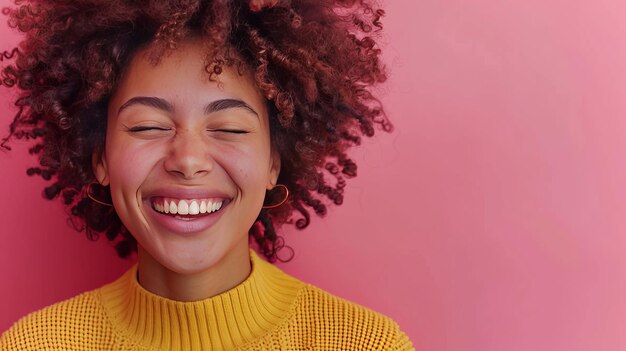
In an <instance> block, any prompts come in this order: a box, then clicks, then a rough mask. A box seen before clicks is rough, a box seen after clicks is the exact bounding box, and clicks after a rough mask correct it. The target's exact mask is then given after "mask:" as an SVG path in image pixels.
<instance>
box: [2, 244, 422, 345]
mask: <svg viewBox="0 0 626 351" xmlns="http://www.w3.org/2000/svg"><path fill="white" fill-rule="evenodd" d="M250 257H251V262H252V273H251V274H250V276H249V277H248V278H247V279H246V280H245V281H244V282H243V283H241V284H240V285H238V286H236V287H235V288H233V289H231V290H229V291H227V292H224V293H222V294H220V295H217V296H214V297H211V298H209V299H206V300H201V301H196V302H179V301H173V300H168V299H165V298H163V297H160V296H158V295H155V294H152V293H150V292H149V291H147V290H145V289H143V288H142V287H141V286H140V285H139V284H138V282H137V279H136V276H137V266H135V267H133V268H131V269H130V270H129V271H128V272H126V273H125V274H124V275H123V276H122V277H120V278H119V279H118V280H116V281H115V282H113V283H111V284H108V285H105V286H103V287H101V288H99V289H96V290H93V291H90V292H86V293H83V294H81V295H79V296H76V297H74V298H72V299H69V300H66V301H63V302H60V303H57V304H55V305H52V306H49V307H47V308H44V309H43V310H40V311H37V312H34V313H31V314H29V315H28V316H26V317H24V318H22V319H21V320H19V321H18V322H17V323H15V325H14V326H13V327H11V329H9V330H8V331H7V332H6V333H4V334H2V336H0V350H99V351H100V350H120V351H126V350H173V351H174V350H333V351H334V350H359V351H361V350H414V349H413V346H412V345H411V342H410V341H409V339H408V338H407V336H406V335H405V334H404V333H402V332H401V331H400V329H399V327H398V325H397V324H396V323H395V322H394V321H393V320H391V319H390V318H388V317H385V316H383V315H381V314H379V313H376V312H374V311H371V310H369V309H367V308H365V307H362V306H359V305H357V304H354V303H351V302H348V301H346V300H343V299H341V298H338V297H336V296H333V295H331V294H328V293H326V292H324V291H322V290H320V289H319V288H316V287H314V286H312V285H310V284H306V283H303V282H301V281H299V280H297V279H295V278H293V277H291V276H289V275H287V274H286V273H284V272H283V271H281V270H280V269H278V268H277V267H275V266H273V265H271V264H269V263H267V262H265V261H263V260H262V259H260V258H259V257H258V256H257V255H256V254H255V253H254V252H253V251H251V254H250Z"/></svg>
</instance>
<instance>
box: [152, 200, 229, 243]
mask: <svg viewBox="0 0 626 351" xmlns="http://www.w3.org/2000/svg"><path fill="white" fill-rule="evenodd" d="M148 206H150V210H149V211H148V213H149V214H150V217H152V218H154V220H155V221H156V222H157V223H159V224H160V225H161V226H163V227H165V228H166V229H168V230H169V231H170V232H172V233H175V234H179V235H194V234H197V233H200V232H202V231H204V230H207V229H209V228H211V227H212V226H213V225H214V224H215V223H216V222H217V221H218V220H219V219H220V217H221V216H222V213H223V212H224V209H225V208H226V207H227V206H228V203H227V202H224V206H222V208H220V209H219V210H217V211H216V212H212V213H210V214H208V215H204V216H198V217H187V218H185V219H180V218H176V217H175V216H172V215H169V214H163V213H160V212H157V211H156V210H155V209H154V208H152V204H150V203H148Z"/></svg>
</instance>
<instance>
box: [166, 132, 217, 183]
mask: <svg viewBox="0 0 626 351" xmlns="http://www.w3.org/2000/svg"><path fill="white" fill-rule="evenodd" d="M209 150H210V148H209V146H208V145H207V141H206V140H205V137H204V135H203V133H196V132H193V131H177V133H176V135H175V136H174V138H172V139H171V141H170V145H169V150H168V155H167V157H166V159H165V163H164V167H165V170H166V171H167V172H169V173H171V174H174V175H176V176H178V177H181V178H184V179H195V178H198V177H201V176H203V175H206V174H208V173H209V172H211V170H212V169H213V163H214V160H213V158H212V157H211V155H210V152H209Z"/></svg>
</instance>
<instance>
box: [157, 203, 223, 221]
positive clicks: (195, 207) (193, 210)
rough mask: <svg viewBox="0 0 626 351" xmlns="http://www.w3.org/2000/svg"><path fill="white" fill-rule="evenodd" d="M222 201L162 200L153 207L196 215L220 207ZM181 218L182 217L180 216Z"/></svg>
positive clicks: (159, 209)
mask: <svg viewBox="0 0 626 351" xmlns="http://www.w3.org/2000/svg"><path fill="white" fill-rule="evenodd" d="M222 203H223V202H222V201H214V200H171V199H170V200H165V199H164V200H163V203H155V204H154V209H155V210H156V211H158V212H161V213H169V214H179V215H197V214H200V213H212V212H215V211H217V210H219V209H220V208H222ZM180 218H183V217H180Z"/></svg>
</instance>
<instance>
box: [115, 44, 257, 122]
mask: <svg viewBox="0 0 626 351" xmlns="http://www.w3.org/2000/svg"><path fill="white" fill-rule="evenodd" d="M149 50H150V48H147V49H141V50H139V51H138V52H137V53H136V54H135V55H134V57H133V58H132V59H131V61H130V63H129V64H128V66H127V67H126V69H125V72H124V74H123V75H122V78H121V80H120V82H119V84H118V85H117V87H116V89H115V91H114V92H113V94H112V99H111V101H110V104H109V107H113V108H114V107H116V106H117V107H119V106H120V105H121V104H123V103H124V101H126V100H128V99H129V98H132V97H134V96H138V95H143V96H156V97H160V98H164V99H167V100H169V101H172V102H173V103H175V104H184V105H193V104H194V103H202V104H204V103H206V102H210V101H212V100H216V99H219V98H238V99H241V100H244V101H246V102H248V103H250V104H254V105H257V106H265V99H264V97H263V95H262V94H261V92H260V90H259V88H258V86H257V85H256V83H255V81H254V79H253V77H252V74H251V73H250V70H249V69H247V68H246V67H244V69H243V70H241V71H238V69H237V68H236V67H235V66H233V67H228V66H224V67H222V72H221V73H220V74H219V75H214V77H213V79H211V77H210V75H209V73H207V57H209V53H210V52H209V50H208V49H207V47H206V45H203V44H202V43H201V42H200V41H199V40H193V39H188V40H185V41H183V42H181V43H180V44H179V46H178V47H177V48H176V49H175V50H173V51H171V52H168V53H166V54H164V55H163V57H161V58H160V61H159V62H158V63H154V62H153V61H152V60H151V58H150V51H149ZM262 110H264V108H263V109H262Z"/></svg>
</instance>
